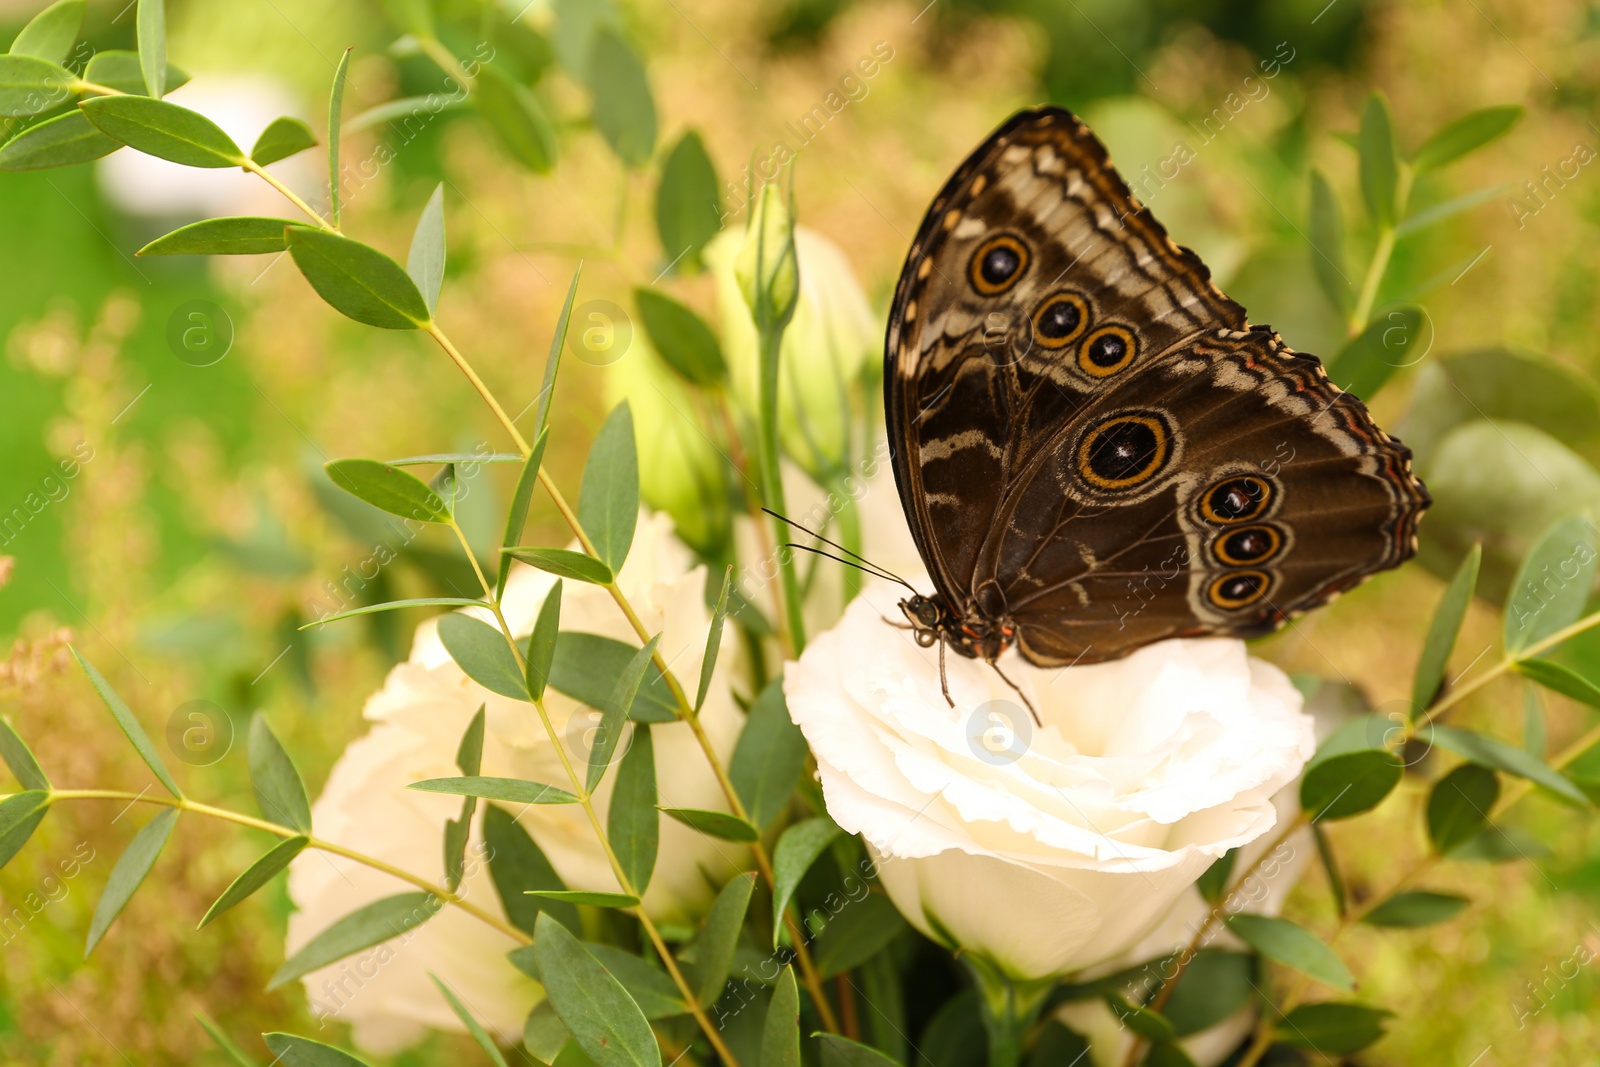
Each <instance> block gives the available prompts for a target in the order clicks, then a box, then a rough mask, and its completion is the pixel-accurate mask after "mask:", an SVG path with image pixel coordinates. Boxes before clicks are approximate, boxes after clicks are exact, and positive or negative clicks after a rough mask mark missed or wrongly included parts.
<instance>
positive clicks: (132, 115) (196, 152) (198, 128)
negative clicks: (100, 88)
mask: <svg viewBox="0 0 1600 1067" xmlns="http://www.w3.org/2000/svg"><path fill="white" fill-rule="evenodd" d="M78 107H79V108H80V109H82V111H83V113H84V115H85V116H87V117H88V119H89V121H90V122H92V123H93V124H94V125H95V127H96V128H97V129H98V130H99V131H100V132H101V133H103V134H105V135H106V136H107V137H110V138H112V139H113V140H116V141H120V142H122V143H123V144H125V145H127V146H128V147H130V148H134V149H137V150H138V151H140V152H144V153H146V154H147V155H152V156H157V157H159V158H161V159H165V160H170V161H171V162H173V163H181V164H183V165H184V166H186V167H202V168H211V169H216V168H219V167H238V166H243V165H244V161H245V155H244V152H243V150H242V149H240V148H239V146H238V145H236V144H234V143H233V138H232V137H229V136H228V135H227V134H226V133H224V132H223V131H222V127H220V126H218V125H217V124H216V123H214V122H212V121H211V120H210V119H208V118H206V117H205V116H204V115H201V114H200V113H198V112H195V111H190V110H189V109H188V108H185V107H179V106H178V105H177V104H169V103H167V102H166V101H165V100H154V99H151V98H150V97H146V96H100V97H95V98H94V99H92V100H85V101H83V102H82V103H81V104H79V105H78Z"/></svg>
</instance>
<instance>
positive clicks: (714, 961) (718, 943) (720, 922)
mask: <svg viewBox="0 0 1600 1067" xmlns="http://www.w3.org/2000/svg"><path fill="white" fill-rule="evenodd" d="M755 885H756V876H755V872H753V871H752V872H748V873H745V874H736V875H734V876H733V878H732V879H731V880H730V881H729V882H728V884H727V885H725V886H723V887H722V892H720V893H718V894H717V899H716V901H715V903H713V904H712V905H711V911H710V912H709V913H708V914H707V915H706V922H705V926H703V927H701V929H700V934H699V936H698V937H696V938H695V942H694V952H695V962H694V977H693V978H692V979H691V981H692V983H693V985H694V991H695V995H696V996H697V997H699V998H700V1006H701V1007H710V1006H711V1005H712V1004H715V1003H716V1002H717V998H718V997H720V996H721V995H722V988H723V986H725V985H727V984H728V971H729V970H731V969H732V967H733V953H734V950H735V949H737V948H738V947H739V931H740V929H741V928H742V927H743V926H744V916H745V912H746V911H748V910H749V908H750V894H751V893H752V892H753V891H754V889H755Z"/></svg>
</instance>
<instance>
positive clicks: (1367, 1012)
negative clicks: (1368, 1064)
mask: <svg viewBox="0 0 1600 1067" xmlns="http://www.w3.org/2000/svg"><path fill="white" fill-rule="evenodd" d="M1393 1014H1394V1013H1393V1012H1389V1011H1384V1010H1383V1009H1382V1008H1369V1007H1367V1006H1366V1005H1365V1004H1342V1003H1337V1002H1334V1001H1328V1002H1325V1003H1322V1004H1302V1005H1300V1006H1299V1007H1298V1008H1295V1009H1294V1010H1293V1011H1291V1012H1290V1013H1289V1014H1288V1015H1286V1016H1284V1018H1283V1021H1282V1022H1280V1023H1279V1024H1278V1025H1277V1027H1276V1029H1275V1030H1274V1032H1273V1037H1274V1038H1275V1039H1276V1040H1278V1041H1280V1042H1282V1043H1283V1044H1285V1045H1293V1046H1294V1047H1296V1048H1309V1049H1315V1050H1316V1051H1317V1052H1320V1053H1322V1054H1323V1055H1324V1056H1330V1055H1331V1056H1342V1055H1348V1054H1349V1053H1352V1052H1360V1051H1361V1050H1362V1049H1364V1048H1366V1047H1367V1046H1368V1045H1370V1044H1372V1043H1373V1042H1374V1041H1376V1040H1378V1039H1379V1038H1380V1037H1382V1036H1383V1021H1384V1020H1385V1019H1387V1018H1389V1017H1390V1016H1391V1015H1393Z"/></svg>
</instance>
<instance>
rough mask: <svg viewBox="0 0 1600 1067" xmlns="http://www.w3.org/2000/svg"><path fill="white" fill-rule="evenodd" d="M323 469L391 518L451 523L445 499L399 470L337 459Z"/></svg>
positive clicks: (369, 461) (335, 481) (367, 461)
mask: <svg viewBox="0 0 1600 1067" xmlns="http://www.w3.org/2000/svg"><path fill="white" fill-rule="evenodd" d="M323 469H324V470H326V471H327V472H328V477H329V478H330V479H331V480H332V481H333V484H334V485H337V486H338V487H339V488H340V489H343V490H344V491H345V492H347V493H349V494H350V495H351V496H354V497H358V498H359V499H361V500H365V501H366V502H367V503H369V504H371V505H372V506H373V507H375V508H378V509H380V510H382V511H387V512H388V513H389V514H391V515H398V516H400V517H401V518H402V519H415V520H416V521H418V522H441V523H447V522H449V521H450V509H449V508H447V507H446V506H445V502H444V499H443V498H442V497H440V496H439V494H438V493H435V492H434V491H433V490H432V489H429V488H428V484H427V483H426V482H424V481H423V480H422V479H420V478H418V477H417V476H416V475H414V474H408V473H407V472H405V471H403V470H400V469H399V468H398V467H394V466H391V465H390V464H388V463H379V462H378V461H377V460H375V459H336V460H334V461H333V462H331V463H328V464H325V465H324V466H323Z"/></svg>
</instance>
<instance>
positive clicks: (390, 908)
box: [267, 892, 444, 990]
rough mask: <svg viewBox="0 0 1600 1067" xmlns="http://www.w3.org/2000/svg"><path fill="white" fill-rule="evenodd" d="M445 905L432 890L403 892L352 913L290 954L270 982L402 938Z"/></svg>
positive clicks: (276, 983)
mask: <svg viewBox="0 0 1600 1067" xmlns="http://www.w3.org/2000/svg"><path fill="white" fill-rule="evenodd" d="M443 906H444V902H443V901H441V900H440V899H439V898H438V897H436V896H434V895H433V894H432V893H425V892H424V893H399V894H396V895H395V896H392V897H384V898H382V899H380V900H374V901H373V902H372V903H371V904H368V905H366V906H365V907H363V908H359V909H357V910H356V911H353V912H351V913H350V914H349V915H346V916H345V917H344V918H342V919H340V920H338V921H337V922H335V923H334V924H333V925H332V926H330V927H328V928H327V929H326V930H323V931H322V932H321V933H319V934H318V935H317V936H316V937H313V938H312V939H311V940H310V941H308V942H307V943H306V944H305V945H304V946H303V947H302V948H301V949H300V951H299V952H296V953H295V954H294V955H293V956H290V957H289V958H288V959H287V960H285V961H284V964H283V966H282V967H279V968H278V970H277V973H276V974H274V975H273V976H272V979H271V981H269V982H268V983H267V989H268V990H273V989H277V988H278V987H279V986H281V985H284V984H286V983H288V982H292V981H294V980H295V979H296V978H301V977H303V976H305V975H308V974H310V973H311V972H312V971H316V970H321V969H322V968H323V967H326V966H327V965H328V964H330V963H337V962H338V961H339V960H342V959H344V958H345V957H346V956H350V955H354V954H355V953H357V952H360V951H361V950H362V949H368V948H371V947H372V946H373V945H378V944H382V943H383V942H385V941H388V940H390V939H391V938H396V937H399V936H400V935H401V934H403V933H405V932H406V931H407V930H411V929H415V928H416V927H418V926H421V925H422V924H423V923H425V922H427V921H428V920H429V919H431V918H433V916H434V915H435V914H436V913H437V912H438V910H439V909H440V908H441V907H443Z"/></svg>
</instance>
